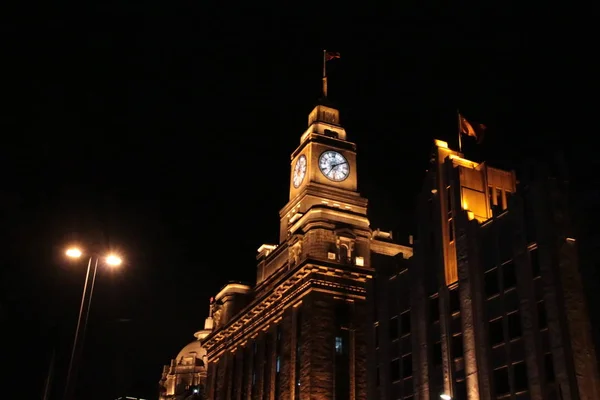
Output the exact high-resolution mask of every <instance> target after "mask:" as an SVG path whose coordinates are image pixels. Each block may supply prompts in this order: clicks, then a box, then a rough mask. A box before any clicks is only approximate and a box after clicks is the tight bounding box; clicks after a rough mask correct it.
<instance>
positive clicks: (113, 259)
mask: <svg viewBox="0 0 600 400" xmlns="http://www.w3.org/2000/svg"><path fill="white" fill-rule="evenodd" d="M65 254H66V255H67V257H69V258H76V259H78V258H81V257H82V256H83V255H84V254H83V252H82V251H81V250H80V249H78V248H76V247H73V248H70V249H68V250H67V251H66V252H65ZM100 258H101V257H99V256H98V255H97V254H95V253H91V254H90V255H89V259H88V265H87V272H86V274H85V282H84V284H83V294H82V295H81V305H80V306H79V316H78V317H77V328H75V337H74V339H73V349H72V350H71V358H70V360H69V369H68V370H67V379H66V383H65V395H64V399H65V400H70V398H71V391H72V388H71V386H72V379H71V376H72V374H73V365H74V364H75V361H76V353H77V344H78V342H79V331H80V329H81V323H82V317H83V310H84V307H85V303H86V294H87V292H88V283H89V281H90V271H91V269H92V264H93V265H94V269H93V273H92V282H91V285H90V289H89V296H88V301H87V307H86V314H85V321H83V334H82V341H83V337H84V336H85V330H86V327H87V321H88V317H89V315H90V307H91V305H92V294H93V293H94V284H95V282H96V272H97V270H98V260H99V259H100ZM103 260H104V262H105V263H106V264H107V265H109V266H111V267H117V266H119V265H121V263H122V262H123V260H121V258H120V257H119V256H117V255H115V254H109V255H108V256H106V257H103Z"/></svg>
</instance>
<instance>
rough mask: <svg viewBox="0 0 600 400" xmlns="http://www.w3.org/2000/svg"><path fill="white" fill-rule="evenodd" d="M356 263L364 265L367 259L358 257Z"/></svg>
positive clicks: (360, 265)
mask: <svg viewBox="0 0 600 400" xmlns="http://www.w3.org/2000/svg"><path fill="white" fill-rule="evenodd" d="M356 265H358V266H359V267H362V266H364V265H365V259H364V258H363V257H356Z"/></svg>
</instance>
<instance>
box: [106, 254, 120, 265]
mask: <svg viewBox="0 0 600 400" xmlns="http://www.w3.org/2000/svg"><path fill="white" fill-rule="evenodd" d="M122 262H123V260H121V257H119V256H116V255H114V254H111V255H109V256H108V257H106V263H107V264H108V265H112V266H115V267H116V266H118V265H121V263H122Z"/></svg>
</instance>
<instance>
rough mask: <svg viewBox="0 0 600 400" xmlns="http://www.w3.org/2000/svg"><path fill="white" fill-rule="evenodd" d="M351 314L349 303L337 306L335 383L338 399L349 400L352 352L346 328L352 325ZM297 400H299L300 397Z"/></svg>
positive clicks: (335, 394)
mask: <svg viewBox="0 0 600 400" xmlns="http://www.w3.org/2000/svg"><path fill="white" fill-rule="evenodd" d="M351 314H352V309H351V308H350V304H349V303H347V302H345V301H340V302H338V303H337V304H336V310H335V323H336V325H337V332H336V333H335V342H334V346H336V347H337V349H338V350H337V351H336V352H335V365H334V371H335V373H334V382H333V384H334V388H335V393H334V396H335V398H336V399H347V398H348V397H349V396H350V367H349V365H350V352H349V351H348V350H349V349H348V343H349V341H350V334H349V332H350V331H349V330H348V329H345V328H347V327H348V325H349V324H350V321H351ZM338 338H339V339H338ZM296 398H299V396H298V397H296Z"/></svg>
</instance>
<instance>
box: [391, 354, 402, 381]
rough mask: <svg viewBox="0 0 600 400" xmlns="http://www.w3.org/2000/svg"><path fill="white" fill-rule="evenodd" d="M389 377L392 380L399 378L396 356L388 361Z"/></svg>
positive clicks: (398, 362) (398, 363)
mask: <svg viewBox="0 0 600 400" xmlns="http://www.w3.org/2000/svg"><path fill="white" fill-rule="evenodd" d="M390 377H391V378H392V382H394V381H397V380H399V379H400V359H399V358H396V359H395V360H393V361H392V362H391V363H390Z"/></svg>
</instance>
